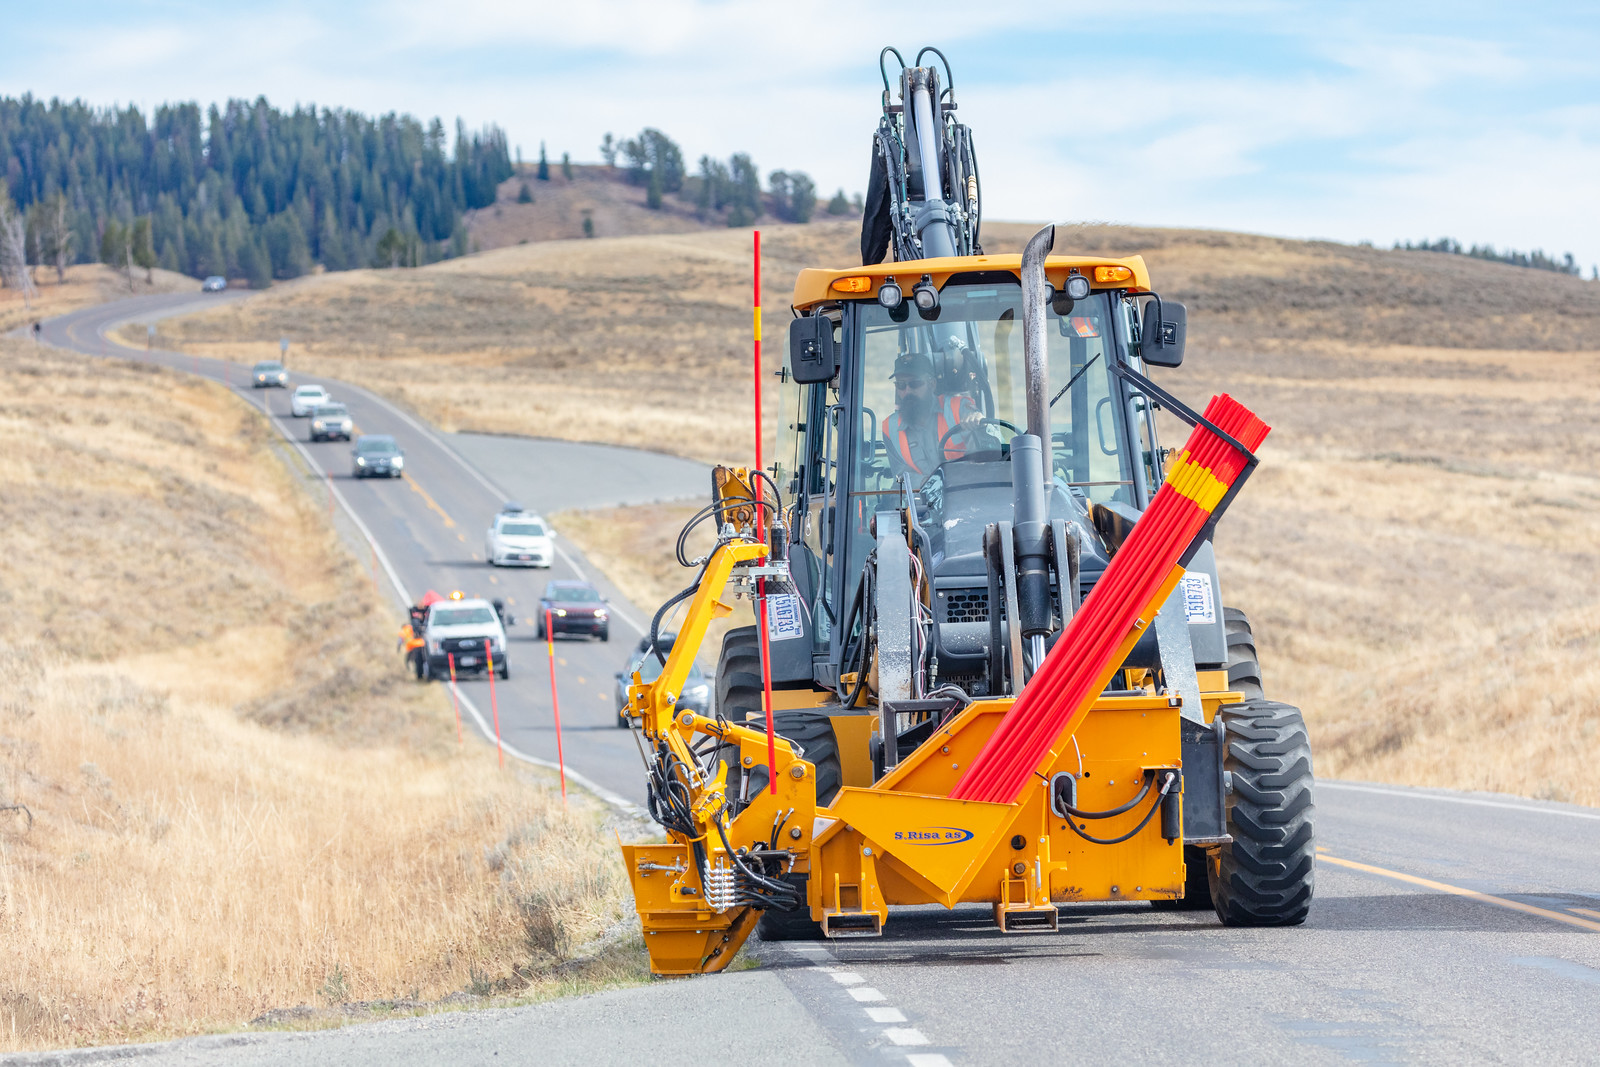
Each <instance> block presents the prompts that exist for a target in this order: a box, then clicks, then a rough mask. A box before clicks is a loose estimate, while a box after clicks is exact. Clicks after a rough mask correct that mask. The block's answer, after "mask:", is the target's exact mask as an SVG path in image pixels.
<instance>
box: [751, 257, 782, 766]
mask: <svg viewBox="0 0 1600 1067" xmlns="http://www.w3.org/2000/svg"><path fill="white" fill-rule="evenodd" d="M753 232H754V233H755V244H754V246H753V248H754V251H753V253H752V255H753V259H754V269H753V272H752V273H753V278H752V282H751V290H750V292H751V300H750V305H751V307H752V309H753V310H754V316H753V322H754V327H755V380H756V470H757V471H760V470H761V467H762V462H761V231H760V230H755V231H753ZM750 495H751V496H752V497H754V498H755V501H756V505H755V510H756V536H757V537H759V538H761V539H762V540H766V536H767V521H766V508H765V507H764V506H763V505H762V501H764V500H766V498H767V491H766V490H765V489H763V488H762V487H761V479H760V477H759V476H758V475H755V474H752V475H751V476H750ZM756 625H757V627H758V628H759V629H760V632H761V708H762V710H763V711H765V712H766V715H767V788H768V789H769V790H771V792H772V794H773V795H774V796H776V795H777V793H778V735H777V733H776V732H775V731H774V727H773V725H772V641H771V639H770V638H769V637H768V636H767V580H766V579H765V578H757V579H756Z"/></svg>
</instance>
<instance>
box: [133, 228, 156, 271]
mask: <svg viewBox="0 0 1600 1067" xmlns="http://www.w3.org/2000/svg"><path fill="white" fill-rule="evenodd" d="M128 245H129V248H128V254H129V256H130V257H131V258H132V260H133V263H134V266H136V267H143V268H144V280H145V281H146V282H153V281H155V266H156V246H155V243H154V242H153V241H152V240H151V238H150V216H149V215H140V216H139V217H138V218H136V219H134V220H133V229H132V230H131V231H129V234H128Z"/></svg>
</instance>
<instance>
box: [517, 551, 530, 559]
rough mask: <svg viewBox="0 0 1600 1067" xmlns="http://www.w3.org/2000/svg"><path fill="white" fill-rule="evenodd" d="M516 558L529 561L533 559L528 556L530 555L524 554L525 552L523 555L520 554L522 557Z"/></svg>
mask: <svg viewBox="0 0 1600 1067" xmlns="http://www.w3.org/2000/svg"><path fill="white" fill-rule="evenodd" d="M517 558H518V559H528V560H531V559H532V558H533V557H532V556H530V555H528V554H527V553H526V552H524V553H523V554H522V555H520V556H518V557H517Z"/></svg>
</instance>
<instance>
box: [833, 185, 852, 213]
mask: <svg viewBox="0 0 1600 1067" xmlns="http://www.w3.org/2000/svg"><path fill="white" fill-rule="evenodd" d="M828 214H830V215H848V214H850V201H849V199H848V198H847V197H846V196H845V195H844V190H843V189H840V190H839V191H838V192H837V193H834V194H833V199H832V200H829V201H828Z"/></svg>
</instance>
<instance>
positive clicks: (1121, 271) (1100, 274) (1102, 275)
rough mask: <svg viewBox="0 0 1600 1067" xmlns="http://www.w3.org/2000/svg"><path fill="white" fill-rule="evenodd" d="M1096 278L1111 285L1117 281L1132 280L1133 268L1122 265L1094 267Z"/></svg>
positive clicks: (1103, 283)
mask: <svg viewBox="0 0 1600 1067" xmlns="http://www.w3.org/2000/svg"><path fill="white" fill-rule="evenodd" d="M1094 280H1095V281H1097V282H1099V283H1100V284H1101V285H1111V284H1113V283H1115V282H1126V281H1132V280H1133V268H1132V267H1121V266H1116V267H1096V268H1095V269H1094Z"/></svg>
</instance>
